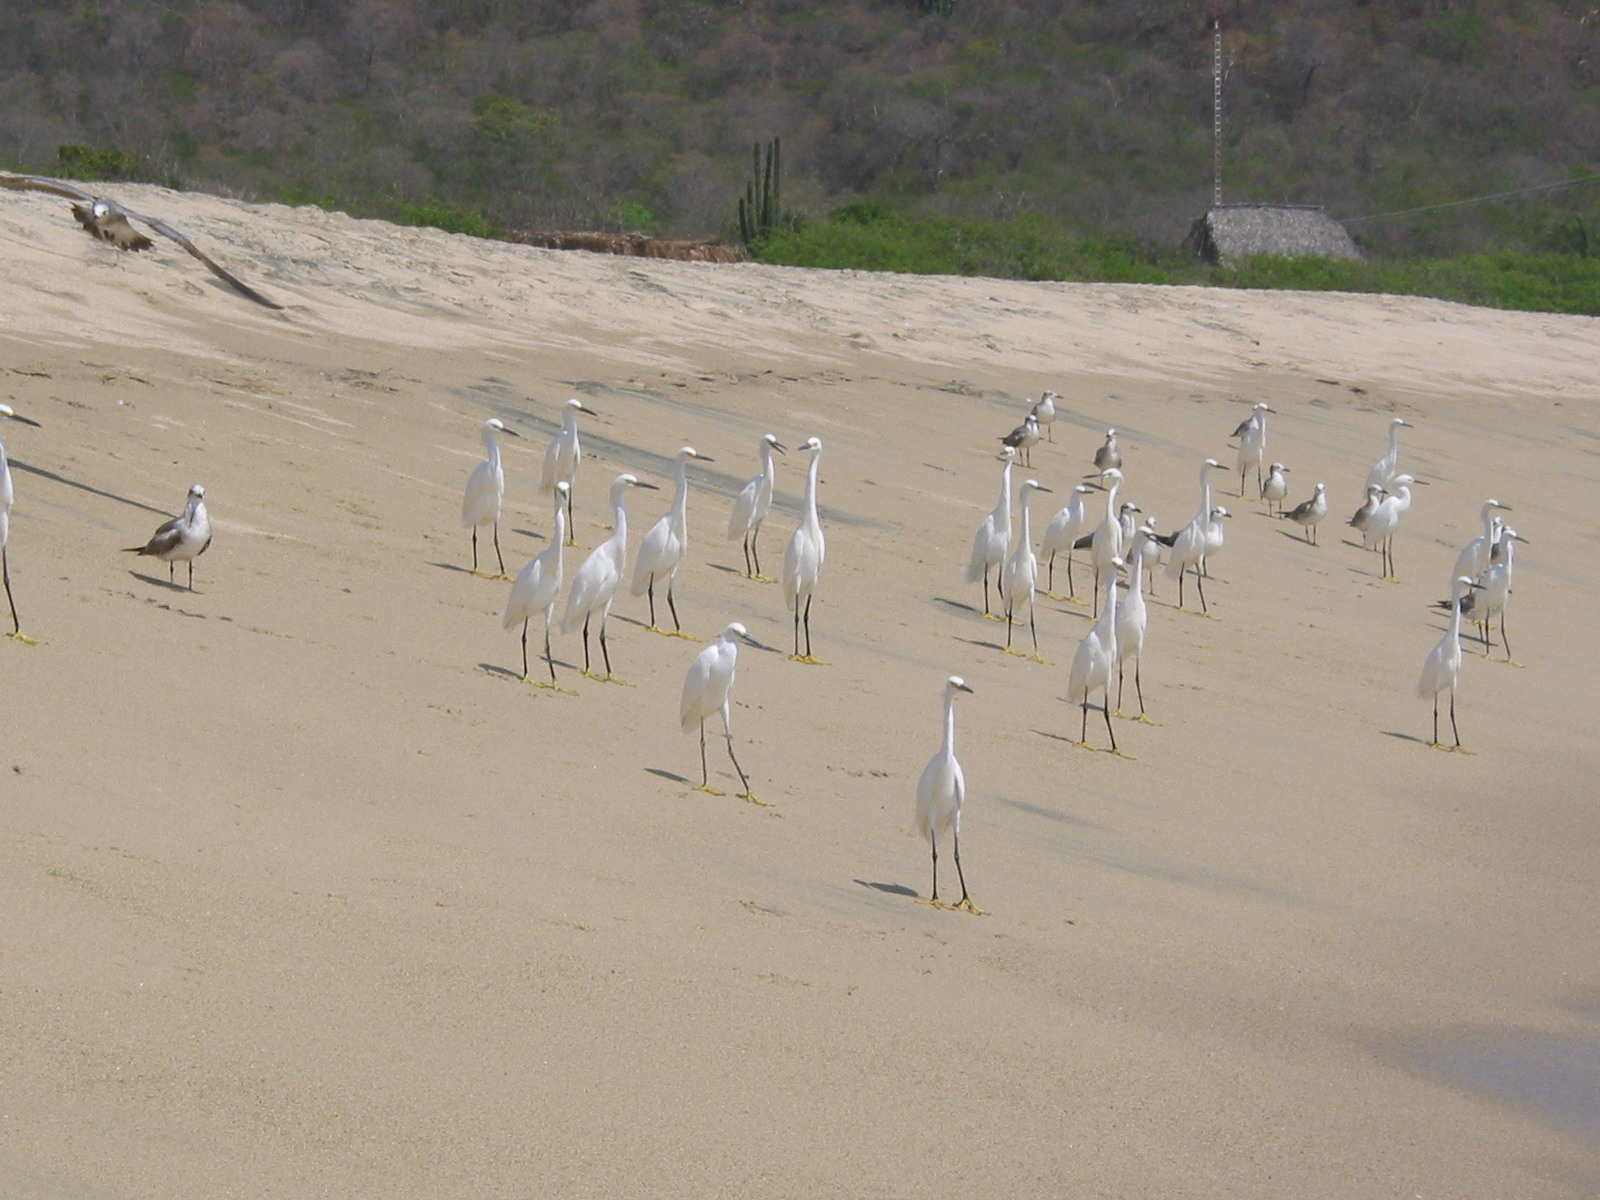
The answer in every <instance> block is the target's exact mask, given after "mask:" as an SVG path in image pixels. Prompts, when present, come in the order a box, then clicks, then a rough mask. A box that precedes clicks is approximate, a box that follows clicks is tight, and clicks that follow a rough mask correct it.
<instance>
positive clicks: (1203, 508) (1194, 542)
mask: <svg viewBox="0 0 1600 1200" xmlns="http://www.w3.org/2000/svg"><path fill="white" fill-rule="evenodd" d="M1221 465H1222V464H1221V463H1219V462H1218V461H1217V460H1216V459H1214V458H1208V459H1206V460H1205V462H1203V463H1201V464H1200V511H1199V512H1197V513H1195V515H1194V518H1193V519H1192V520H1191V521H1190V522H1189V523H1188V524H1187V525H1185V526H1184V527H1183V528H1182V529H1180V530H1179V531H1178V532H1177V533H1176V534H1174V535H1173V537H1172V540H1171V542H1170V543H1169V544H1170V545H1171V547H1172V553H1171V554H1170V555H1168V556H1167V578H1168V579H1176V580H1177V581H1178V607H1179V608H1182V607H1183V576H1184V572H1185V571H1188V570H1191V569H1192V570H1193V571H1194V574H1195V580H1196V583H1197V585H1198V581H1199V579H1200V568H1201V565H1202V563H1203V561H1204V559H1205V555H1206V537H1207V533H1208V527H1209V525H1210V523H1211V472H1212V470H1213V469H1214V468H1216V467H1219V466H1221ZM1200 607H1201V610H1202V611H1204V609H1205V593H1204V591H1202V592H1201V594H1200Z"/></svg>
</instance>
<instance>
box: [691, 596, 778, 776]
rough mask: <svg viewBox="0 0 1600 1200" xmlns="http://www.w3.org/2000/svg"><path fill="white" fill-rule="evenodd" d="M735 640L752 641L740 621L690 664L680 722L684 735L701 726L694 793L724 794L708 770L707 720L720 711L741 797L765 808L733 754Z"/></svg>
mask: <svg viewBox="0 0 1600 1200" xmlns="http://www.w3.org/2000/svg"><path fill="white" fill-rule="evenodd" d="M736 638H744V639H745V640H746V641H748V640H749V638H750V635H749V634H748V633H746V632H745V628H744V626H743V625H741V624H739V622H738V621H734V622H731V623H730V624H729V625H728V626H727V627H726V628H725V629H723V631H722V632H721V633H719V634H718V635H717V638H716V640H715V641H714V642H712V643H711V644H710V645H709V646H707V647H706V648H705V649H704V650H702V651H700V653H699V654H697V655H695V657H694V661H693V662H692V663H690V664H689V672H688V674H686V675H685V676H684V677H683V701H682V703H681V704H680V705H679V706H678V723H679V724H680V725H682V726H683V731H684V732H685V733H688V732H689V731H690V730H691V729H693V728H694V727H695V726H697V725H698V726H699V727H700V786H699V787H698V788H696V789H695V790H696V791H700V792H710V793H711V794H712V795H713V796H720V795H722V793H721V792H719V791H717V789H716V788H714V787H712V786H711V774H710V771H709V770H708V769H707V767H706V718H707V717H709V716H710V715H711V714H712V713H714V712H720V713H721V714H722V732H723V733H724V734H725V735H726V736H727V739H728V758H729V759H730V760H731V761H732V763H733V769H734V770H735V771H737V772H738V773H739V783H740V785H741V786H742V787H743V788H744V791H742V792H740V793H739V796H740V798H741V799H744V800H748V801H750V802H751V803H752V804H760V805H763V806H765V805H766V804H767V802H766V801H765V800H757V799H756V795H755V793H754V792H753V791H751V790H750V778H749V776H747V775H746V774H745V773H744V768H743V767H741V766H740V765H739V759H738V757H737V756H736V755H735V754H734V752H733V725H732V724H731V723H730V721H729V719H728V704H729V701H728V693H729V691H730V690H731V689H732V688H733V673H734V669H735V668H736V667H737V666H738V665H739V643H738V642H737V641H736V640H735V639H736Z"/></svg>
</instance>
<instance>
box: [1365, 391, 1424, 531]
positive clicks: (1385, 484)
mask: <svg viewBox="0 0 1600 1200" xmlns="http://www.w3.org/2000/svg"><path fill="white" fill-rule="evenodd" d="M1402 427H1403V428H1406V429H1415V428H1416V426H1414V425H1412V424H1411V422H1410V421H1408V420H1406V419H1405V418H1404V417H1396V418H1395V419H1394V420H1392V421H1390V422H1389V453H1387V454H1385V455H1384V456H1383V457H1382V458H1380V459H1379V460H1378V461H1377V462H1375V463H1373V464H1372V470H1370V471H1368V472H1367V486H1368V487H1373V486H1377V487H1379V488H1381V489H1382V490H1383V491H1386V492H1392V491H1393V490H1394V484H1395V482H1396V479H1395V475H1396V473H1397V471H1398V468H1399V463H1400V430H1401V428H1402ZM1356 528H1357V529H1359V528H1361V527H1360V526H1359V525H1358V526H1356Z"/></svg>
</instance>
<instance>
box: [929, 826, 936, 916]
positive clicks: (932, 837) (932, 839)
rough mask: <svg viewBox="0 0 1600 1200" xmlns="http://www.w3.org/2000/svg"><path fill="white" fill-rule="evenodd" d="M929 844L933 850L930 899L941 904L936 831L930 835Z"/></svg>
mask: <svg viewBox="0 0 1600 1200" xmlns="http://www.w3.org/2000/svg"><path fill="white" fill-rule="evenodd" d="M928 844H929V845H930V846H931V847H932V848H933V895H932V896H930V897H929V899H930V900H932V901H933V903H935V904H937V903H939V834H938V831H934V832H932V833H930V834H929V835H928Z"/></svg>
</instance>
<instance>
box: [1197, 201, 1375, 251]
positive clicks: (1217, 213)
mask: <svg viewBox="0 0 1600 1200" xmlns="http://www.w3.org/2000/svg"><path fill="white" fill-rule="evenodd" d="M1184 247H1185V248H1186V249H1188V250H1190V251H1192V252H1193V253H1195V254H1197V255H1199V256H1200V257H1201V258H1204V259H1205V260H1207V261H1208V262H1220V263H1223V264H1227V263H1228V262H1229V261H1234V260H1238V259H1241V258H1249V257H1250V256H1251V255H1253V254H1277V255H1282V256H1283V257H1285V258H1309V257H1312V256H1321V257H1324V258H1360V257H1361V252H1360V251H1359V250H1357V249H1356V244H1355V243H1354V242H1353V241H1351V240H1350V235H1349V234H1348V233H1346V232H1345V229H1344V226H1343V225H1341V224H1339V222H1337V221H1335V220H1334V219H1333V218H1332V217H1330V216H1328V214H1327V213H1325V212H1323V211H1322V209H1321V208H1320V207H1318V206H1314V205H1309V204H1219V205H1218V206H1217V207H1215V208H1213V209H1212V210H1211V211H1210V212H1208V213H1206V215H1205V216H1203V217H1201V218H1199V219H1198V220H1196V221H1195V223H1194V225H1193V226H1192V227H1191V228H1190V230H1189V236H1188V238H1186V239H1185V241H1184Z"/></svg>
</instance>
